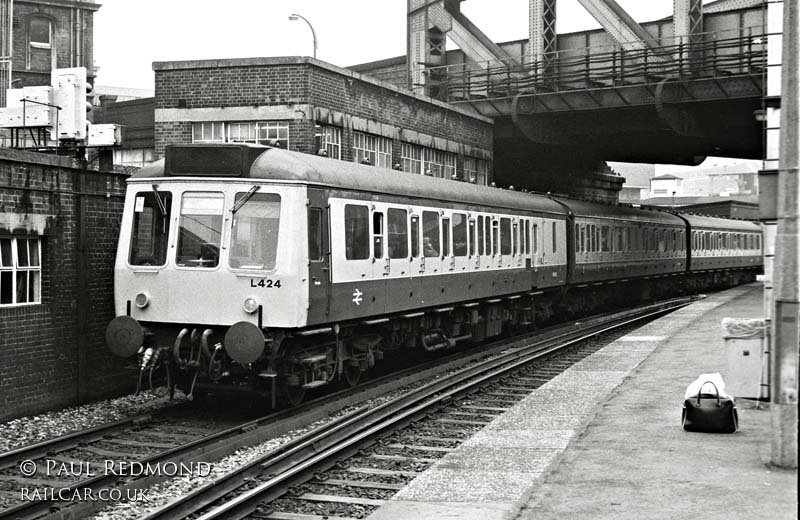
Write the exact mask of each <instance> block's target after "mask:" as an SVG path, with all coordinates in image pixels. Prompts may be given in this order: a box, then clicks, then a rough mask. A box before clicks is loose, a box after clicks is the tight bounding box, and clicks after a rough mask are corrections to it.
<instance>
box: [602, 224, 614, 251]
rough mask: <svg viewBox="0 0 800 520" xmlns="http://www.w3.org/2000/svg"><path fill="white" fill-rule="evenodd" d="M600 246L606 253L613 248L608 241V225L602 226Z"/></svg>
mask: <svg viewBox="0 0 800 520" xmlns="http://www.w3.org/2000/svg"><path fill="white" fill-rule="evenodd" d="M600 248H601V249H602V250H603V252H604V253H605V252H608V251H610V250H611V247H610V246H609V243H608V226H601V227H600Z"/></svg>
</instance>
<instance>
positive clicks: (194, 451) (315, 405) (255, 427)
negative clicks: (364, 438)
mask: <svg viewBox="0 0 800 520" xmlns="http://www.w3.org/2000/svg"><path fill="white" fill-rule="evenodd" d="M605 316H607V315H601V316H594V317H590V318H589V319H588V320H587V322H593V320H601V319H603V318H604V317H605ZM561 327H563V326H562V325H557V326H553V327H548V328H546V329H542V330H540V331H536V332H529V333H526V334H523V335H521V336H520V337H519V339H518V341H523V340H525V339H527V338H531V337H538V336H545V337H549V335H551V334H557V333H558V330H560V328H561ZM507 343H508V342H507V340H506V341H503V340H501V341H495V342H491V343H489V344H485V345H482V346H479V347H476V348H475V349H472V350H470V351H466V352H464V351H462V352H457V353H454V354H452V355H449V356H445V357H442V358H437V359H436V360H434V361H431V362H429V363H423V364H422V365H415V366H412V367H409V368H406V369H404V370H400V371H397V372H392V373H390V374H387V375H384V376H381V377H378V378H375V379H371V380H369V381H367V382H365V384H362V385H360V386H358V387H355V388H348V389H344V390H340V391H337V392H334V393H331V394H327V395H324V396H321V397H319V398H317V399H314V400H312V401H308V402H307V403H305V404H303V405H302V406H300V407H297V408H291V409H285V410H281V411H278V412H275V413H272V414H269V415H266V416H263V417H260V418H257V419H254V420H251V421H247V422H245V423H242V424H239V425H237V426H233V427H231V428H228V429H225V430H220V431H218V432H215V433H212V434H210V435H207V436H204V437H199V438H197V439H195V440H192V441H190V442H188V443H186V444H182V445H180V446H176V447H174V448H170V449H167V450H164V451H161V452H158V453H155V454H152V455H149V456H147V457H145V458H142V459H140V460H137V461H136V462H139V463H141V464H147V463H150V464H157V463H166V462H175V461H177V462H192V461H195V462H198V461H202V462H208V459H209V458H212V457H217V458H221V457H224V456H226V455H228V454H230V453H232V452H233V451H235V450H236V449H238V448H240V447H243V446H247V445H251V444H256V443H259V442H264V441H265V440H267V439H269V438H271V437H272V436H274V435H276V434H277V433H276V430H279V428H277V427H276V425H277V424H278V423H280V422H281V421H284V422H286V421H291V420H292V419H295V420H296V423H295V424H294V425H293V426H294V427H299V426H301V425H302V424H304V423H308V422H311V421H312V420H315V418H316V417H317V416H324V415H325V414H326V413H328V412H330V411H333V410H337V409H340V408H343V407H344V406H347V405H348V404H349V403H346V404H342V403H341V401H342V400H343V399H348V398H350V399H353V400H354V399H356V398H359V397H360V396H363V395H366V396H367V397H365V398H368V397H369V394H370V393H372V392H377V391H378V390H380V391H381V392H388V391H392V390H394V389H396V388H399V387H401V386H403V385H407V384H410V383H413V382H414V381H415V380H418V379H420V378H424V377H429V376H430V375H432V373H436V372H439V371H441V370H445V369H447V368H448V365H450V364H453V363H464V362H469V361H470V360H474V359H477V358H482V357H485V356H487V355H491V354H492V353H496V352H497V351H499V350H500V349H502V348H507ZM188 405H189V403H186V404H185V405H184V406H188ZM182 407H183V406H181V408H182ZM177 408H178V407H175V408H172V409H169V411H174V410H176V409H177ZM167 412H168V411H167V410H164V411H159V412H152V413H150V414H143V415H139V416H134V417H131V418H128V419H122V420H120V421H115V422H111V423H107V424H102V425H98V426H95V427H92V428H89V429H87V430H82V431H77V432H71V433H68V434H65V435H63V436H59V437H55V438H53V439H49V440H46V441H42V442H40V443H36V444H33V445H29V446H23V447H21V448H18V449H15V450H12V451H9V452H6V453H3V454H2V455H0V461H3V464H4V466H0V469H2V468H4V467H13V466H15V465H18V464H20V462H22V461H24V460H36V459H40V458H45V457H47V456H49V455H52V454H53V453H55V452H62V451H66V450H69V449H72V448H76V447H79V446H80V445H81V444H83V443H91V442H95V441H97V440H100V439H102V438H103V437H104V436H106V435H109V434H110V433H112V432H116V431H119V430H123V429H125V428H128V427H131V426H138V425H140V424H146V423H147V422H152V421H154V420H156V419H157V418H158V416H167ZM308 415H312V417H310V418H309V417H307V416H308ZM298 423H301V424H298ZM333 426H335V424H330V425H325V426H323V427H321V428H320V429H318V430H317V431H318V432H322V431H325V430H326V429H327V428H328V427H333ZM286 429H287V430H288V429H289V427H288V426H287V428H286ZM201 457H203V458H204V459H205V460H201ZM121 479H128V480H127V481H123V483H122V484H120V482H121ZM160 480H164V478H163V477H162V478H159V477H157V476H140V477H138V478H133V477H126V476H122V475H96V476H94V477H91V478H88V479H85V480H82V481H79V482H75V483H71V484H68V485H64V486H63V487H62V488H61V489H64V490H66V491H65V492H64V493H66V494H67V495H69V494H71V492H72V491H74V490H82V489H92V490H98V489H101V488H105V487H111V486H115V485H116V486H117V487H120V488H121V489H126V488H130V489H143V488H146V487H148V486H150V485H152V484H154V483H156V482H158V481H160ZM101 506H102V505H100V506H98V505H95V504H94V503H92V502H87V503H82V504H68V503H62V502H48V501H31V502H27V503H23V504H19V505H17V506H14V507H12V508H8V509H2V510H0V519H6V518H14V519H23V520H27V519H36V518H41V517H42V516H43V515H46V514H47V513H48V512H49V513H50V515H49V516H48V517H52V518H77V517H79V516H80V515H82V514H88V513H89V512H90V511H92V510H95V509H98V508H99V507H101Z"/></svg>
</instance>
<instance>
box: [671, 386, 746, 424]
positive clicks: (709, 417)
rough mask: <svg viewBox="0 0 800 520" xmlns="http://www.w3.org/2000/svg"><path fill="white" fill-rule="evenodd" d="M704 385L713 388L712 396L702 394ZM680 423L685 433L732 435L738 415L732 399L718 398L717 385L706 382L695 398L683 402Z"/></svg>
mask: <svg viewBox="0 0 800 520" xmlns="http://www.w3.org/2000/svg"><path fill="white" fill-rule="evenodd" d="M706 385H711V386H713V387H714V393H713V394H704V393H703V387H705V386H706ZM681 422H682V423H683V429H684V430H686V431H687V432H703V433H733V432H735V431H736V430H737V429H738V428H739V414H738V413H737V412H736V403H734V402H733V399H731V398H729V397H723V398H720V396H719V390H717V385H715V384H714V383H712V382H711V381H706V382H705V383H703V386H701V387H700V392H699V393H698V394H697V396H696V397H691V398H689V399H686V400H685V401H684V402H683V417H682V418H681Z"/></svg>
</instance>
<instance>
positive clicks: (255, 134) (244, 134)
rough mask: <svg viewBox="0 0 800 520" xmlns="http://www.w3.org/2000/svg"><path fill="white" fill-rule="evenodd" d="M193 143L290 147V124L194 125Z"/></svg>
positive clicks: (268, 122)
mask: <svg viewBox="0 0 800 520" xmlns="http://www.w3.org/2000/svg"><path fill="white" fill-rule="evenodd" d="M192 142H193V143H254V144H276V145H277V146H280V147H281V148H288V147H289V123H285V122H282V121H255V122H223V121H206V122H202V123H192Z"/></svg>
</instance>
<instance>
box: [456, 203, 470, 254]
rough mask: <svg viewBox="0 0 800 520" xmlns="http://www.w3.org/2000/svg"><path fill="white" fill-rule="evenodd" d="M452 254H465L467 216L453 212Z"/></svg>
mask: <svg viewBox="0 0 800 520" xmlns="http://www.w3.org/2000/svg"><path fill="white" fill-rule="evenodd" d="M453 254H454V255H455V256H467V216H466V215H464V214H463V213H453Z"/></svg>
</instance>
